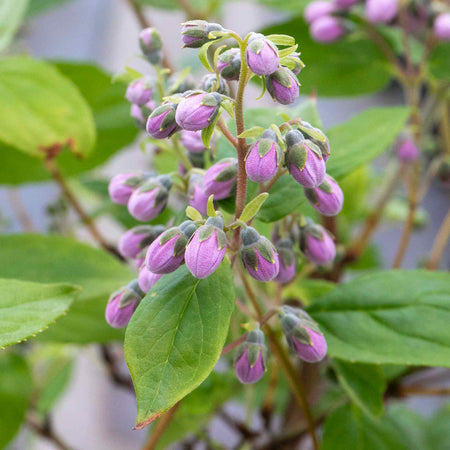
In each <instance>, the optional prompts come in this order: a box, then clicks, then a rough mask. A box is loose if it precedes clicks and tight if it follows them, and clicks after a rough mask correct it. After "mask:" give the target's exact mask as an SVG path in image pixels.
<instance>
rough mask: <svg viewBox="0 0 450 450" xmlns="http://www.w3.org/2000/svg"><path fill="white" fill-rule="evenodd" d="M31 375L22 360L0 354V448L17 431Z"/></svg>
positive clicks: (27, 394)
mask: <svg viewBox="0 0 450 450" xmlns="http://www.w3.org/2000/svg"><path fill="white" fill-rule="evenodd" d="M31 385H32V382H31V375H30V370H29V368H28V365H27V363H26V361H25V359H24V358H22V357H21V356H19V355H15V354H14V353H5V352H4V351H3V352H1V353H0V448H4V447H5V446H6V445H7V444H8V442H10V441H11V439H12V438H13V437H14V436H15V434H16V433H17V432H18V431H19V428H20V425H21V424H22V422H23V420H24V418H25V413H26V411H27V408H28V402H29V398H30V392H31Z"/></svg>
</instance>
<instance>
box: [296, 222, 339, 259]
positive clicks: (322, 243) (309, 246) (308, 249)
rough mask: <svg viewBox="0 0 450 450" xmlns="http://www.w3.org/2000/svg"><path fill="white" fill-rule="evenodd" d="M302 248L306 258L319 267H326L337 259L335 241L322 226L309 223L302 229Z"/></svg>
mask: <svg viewBox="0 0 450 450" xmlns="http://www.w3.org/2000/svg"><path fill="white" fill-rule="evenodd" d="M300 248H301V249H302V251H303V253H304V254H305V255H306V257H307V258H308V259H309V260H310V261H311V262H313V263H314V264H316V265H317V266H326V265H328V264H330V263H332V262H333V260H334V258H335V257H336V247H335V245H334V242H333V239H332V238H331V236H330V235H329V234H328V232H327V231H326V230H325V228H323V227H322V225H318V224H312V223H309V224H307V225H306V227H304V228H302V231H301V235H300Z"/></svg>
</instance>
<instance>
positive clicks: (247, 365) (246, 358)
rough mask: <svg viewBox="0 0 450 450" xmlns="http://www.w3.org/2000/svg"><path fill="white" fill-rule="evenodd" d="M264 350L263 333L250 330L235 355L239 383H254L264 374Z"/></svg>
mask: <svg viewBox="0 0 450 450" xmlns="http://www.w3.org/2000/svg"><path fill="white" fill-rule="evenodd" d="M266 352H267V350H266V347H265V345H264V333H263V332H262V331H261V330H252V331H250V333H248V336H247V340H246V342H245V343H244V344H242V345H241V347H240V348H239V350H238V352H237V353H236V357H235V363H234V367H235V370H236V376H237V378H238V380H239V381H240V382H241V383H243V384H252V383H256V382H257V381H258V380H259V379H260V378H261V377H262V376H263V375H264V372H265V371H266V362H265V360H266Z"/></svg>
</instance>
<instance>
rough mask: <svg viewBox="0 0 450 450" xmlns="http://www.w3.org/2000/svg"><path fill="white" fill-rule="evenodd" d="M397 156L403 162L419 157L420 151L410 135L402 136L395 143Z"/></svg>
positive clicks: (415, 159)
mask: <svg viewBox="0 0 450 450" xmlns="http://www.w3.org/2000/svg"><path fill="white" fill-rule="evenodd" d="M395 150H396V152H397V157H398V159H399V160H400V161H403V162H414V161H417V159H419V156H420V153H419V149H418V148H417V146H416V144H415V142H414V139H413V138H412V137H411V136H410V135H409V134H406V135H403V136H400V137H399V138H398V139H397V142H396V143H395Z"/></svg>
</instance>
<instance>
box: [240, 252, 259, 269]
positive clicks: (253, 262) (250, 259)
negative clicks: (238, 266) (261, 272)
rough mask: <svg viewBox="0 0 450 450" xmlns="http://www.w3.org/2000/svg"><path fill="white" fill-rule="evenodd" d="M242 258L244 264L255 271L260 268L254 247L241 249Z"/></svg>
mask: <svg viewBox="0 0 450 450" xmlns="http://www.w3.org/2000/svg"><path fill="white" fill-rule="evenodd" d="M241 258H242V261H244V263H245V264H246V265H247V266H249V267H251V268H252V269H253V270H257V268H258V256H257V255H256V252H255V249H254V247H247V248H243V249H241Z"/></svg>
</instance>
